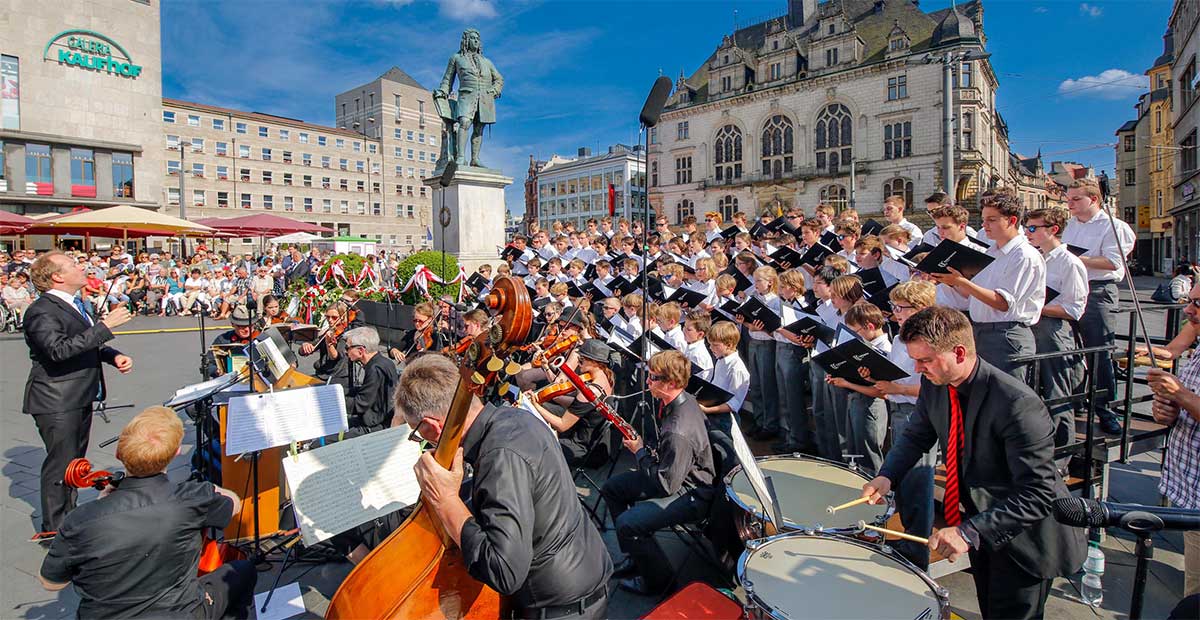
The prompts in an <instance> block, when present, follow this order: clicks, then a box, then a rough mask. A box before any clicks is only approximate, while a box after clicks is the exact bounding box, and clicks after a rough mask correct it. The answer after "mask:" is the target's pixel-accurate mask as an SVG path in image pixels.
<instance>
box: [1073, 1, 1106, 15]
mask: <svg viewBox="0 0 1200 620" xmlns="http://www.w3.org/2000/svg"><path fill="white" fill-rule="evenodd" d="M1079 14H1080V15H1087V16H1088V17H1100V16H1101V15H1103V14H1104V9H1103V8H1101V7H1098V6H1096V5H1094V4H1088V3H1087V2H1084V3H1083V4H1080V5H1079Z"/></svg>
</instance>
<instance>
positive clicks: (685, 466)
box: [600, 351, 716, 594]
mask: <svg viewBox="0 0 1200 620" xmlns="http://www.w3.org/2000/svg"><path fill="white" fill-rule="evenodd" d="M691 370H692V367H691V362H689V361H688V359H687V358H686V357H684V356H683V354H682V353H680V352H678V351H662V352H659V353H656V354H655V355H654V357H651V358H650V373H649V381H648V382H647V384H646V386H647V387H648V388H649V389H650V393H651V394H652V395H654V398H655V399H657V400H658V401H659V420H660V422H659V423H660V424H661V427H660V428H659V431H658V433H659V438H660V439H659V442H658V450H657V454H654V453H651V452H650V451H648V450H647V449H646V447H645V446H643V445H642V440H641V439H636V440H628V439H627V440H625V441H624V444H625V447H626V448H627V449H629V451H630V452H633V453H634V454H636V455H637V465H638V468H637V470H635V471H628V472H624V473H621V474H618V475H616V476H613V477H612V478H609V479H608V481H607V482H605V483H604V487H603V488H602V489H601V491H600V493H601V494H602V495H603V496H604V500H605V502H606V503H607V504H608V510H609V512H611V513H612V516H613V520H614V523H616V527H617V542H619V543H620V545H621V551H623V552H625V553H626V554H627V557H626V558H625V559H624V560H623V561H621V562H620V563H619V564H618V565H617V568H616V570H615V571H614V574H615V575H616V576H618V577H620V576H632V575H636V576H634V577H633V578H631V579H622V580H621V582H620V586H621V588H622V589H625V590H630V591H632V592H635V593H638V594H659V593H661V592H663V590H665V589H666V588H667V586H669V585H670V583H671V578H672V575H674V570H673V569H672V567H671V562H670V560H668V559H667V556H666V554H665V553H663V550H662V549H661V548H660V547H659V546H658V543H657V542H655V540H654V532H656V531H658V530H661V529H663V528H666V527H670V526H672V525H678V524H680V523H690V522H693V521H696V520H698V519H700V518H702V517H703V516H704V515H705V514H707V512H708V508H709V504H710V503H711V501H712V498H713V494H714V490H713V487H712V484H713V479H714V478H715V475H716V470H715V467H714V466H713V457H712V448H711V446H710V445H709V443H708V431H707V430H706V429H705V426H704V412H703V411H701V410H700V405H699V404H698V403H697V402H696V399H695V398H693V397H692V395H691V394H688V393H687V392H685V391H684V388H685V387H687V384H688V378H689V377H690V376H691Z"/></svg>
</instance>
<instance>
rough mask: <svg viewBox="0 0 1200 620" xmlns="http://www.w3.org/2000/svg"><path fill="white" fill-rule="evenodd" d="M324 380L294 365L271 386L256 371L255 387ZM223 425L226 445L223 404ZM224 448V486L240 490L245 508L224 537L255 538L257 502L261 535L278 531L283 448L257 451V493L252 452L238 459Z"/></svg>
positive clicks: (281, 387) (261, 389)
mask: <svg viewBox="0 0 1200 620" xmlns="http://www.w3.org/2000/svg"><path fill="white" fill-rule="evenodd" d="M322 383H323V382H322V381H320V380H319V379H316V378H315V377H310V376H308V375H306V374H304V373H302V372H300V371H298V370H296V369H295V368H292V369H290V370H288V371H287V372H286V373H284V375H283V378H282V379H280V380H279V382H278V383H276V384H275V385H274V386H271V387H268V386H267V384H266V383H265V382H263V380H262V379H261V378H259V377H258V375H254V379H253V384H252V386H253V389H254V391H255V392H266V391H268V390H269V389H271V388H274V389H277V390H287V389H291V388H297V387H305V386H309V385H322ZM217 419H218V423H219V425H220V437H221V445H222V446H224V445H225V434H226V431H227V429H228V422H229V406H228V405H220V407H219V408H218V410H217ZM224 452H225V451H224V450H222V451H221V486H222V487H225V488H226V489H229V490H230V491H233V492H234V493H237V494H238V497H241V498H242V502H243V503H242V510H241V511H240V512H238V513H237V514H236V515H234V516H233V520H231V521H230V522H229V525H227V526H226V527H225V540H226V541H229V542H236V541H239V540H246V539H251V538H254V506H257V507H258V533H259V536H266V535H269V534H274V533H275V532H278V531H279V506H280V501H279V499H280V489H279V480H280V476H279V470H280V463H281V459H282V458H283V451H282V450H281V449H280V448H267V449H266V450H260V451H259V453H258V494H257V495H255V494H254V488H255V487H254V481H253V480H252V479H251V478H252V477H253V473H254V465H253V461H252V460H251V459H250V457H249V456H246V457H243V458H242V459H241V460H237V455H233V456H227V455H225V453H224Z"/></svg>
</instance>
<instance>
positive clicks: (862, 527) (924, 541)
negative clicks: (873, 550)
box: [858, 521, 929, 545]
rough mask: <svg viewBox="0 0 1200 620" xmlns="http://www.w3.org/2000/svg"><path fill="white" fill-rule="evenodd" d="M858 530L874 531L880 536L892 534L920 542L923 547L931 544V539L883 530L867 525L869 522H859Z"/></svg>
mask: <svg viewBox="0 0 1200 620" xmlns="http://www.w3.org/2000/svg"><path fill="white" fill-rule="evenodd" d="M858 529H860V530H874V531H876V532H879V533H880V534H891V535H892V536H897V537H900V538H903V539H904V540H911V541H913V542H919V543H921V544H923V545H928V544H929V539H928V538H921V537H920V536H913V535H912V534H905V533H904V532H897V531H896V530H889V529H887V528H883V527H876V526H874V525H867V522H866V521H859V522H858Z"/></svg>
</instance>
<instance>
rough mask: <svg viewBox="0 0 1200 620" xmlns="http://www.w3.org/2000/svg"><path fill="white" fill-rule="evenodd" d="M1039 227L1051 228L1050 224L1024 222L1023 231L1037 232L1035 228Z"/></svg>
mask: <svg viewBox="0 0 1200 620" xmlns="http://www.w3.org/2000/svg"><path fill="white" fill-rule="evenodd" d="M1039 228H1051V225H1050V224H1026V225H1025V231H1026V232H1028V233H1030V234H1033V233H1035V232H1037V229H1039Z"/></svg>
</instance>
